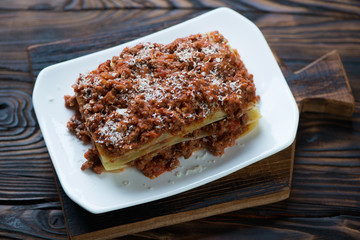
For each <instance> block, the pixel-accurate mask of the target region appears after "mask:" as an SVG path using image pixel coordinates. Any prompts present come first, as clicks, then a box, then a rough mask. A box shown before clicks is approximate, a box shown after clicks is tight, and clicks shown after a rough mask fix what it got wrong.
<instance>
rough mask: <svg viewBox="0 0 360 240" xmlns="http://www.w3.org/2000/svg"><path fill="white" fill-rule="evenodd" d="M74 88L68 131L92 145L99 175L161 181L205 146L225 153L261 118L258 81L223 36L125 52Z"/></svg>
mask: <svg viewBox="0 0 360 240" xmlns="http://www.w3.org/2000/svg"><path fill="white" fill-rule="evenodd" d="M73 88H74V92H75V95H74V96H65V102H66V106H67V107H69V108H73V109H74V110H75V114H74V115H73V116H72V118H71V119H70V120H69V122H68V124H67V127H68V128H69V130H70V131H71V132H73V133H74V134H75V135H76V136H77V137H78V138H80V139H81V140H83V141H84V142H91V143H92V147H91V148H90V149H89V150H88V151H87V152H86V153H85V158H86V159H87V160H86V162H85V163H84V164H83V165H82V167H81V168H82V170H85V169H93V170H94V171H95V172H97V173H101V172H103V171H121V170H122V169H124V168H126V167H131V166H135V167H136V168H137V169H139V170H140V171H141V172H142V173H143V174H144V175H145V176H147V177H149V178H156V177H158V176H159V175H161V174H162V173H164V172H166V171H171V170H173V169H175V168H176V167H177V166H178V165H179V160H178V158H179V157H184V158H189V157H190V156H191V155H192V153H193V152H194V151H196V150H198V149H201V148H206V149H207V150H209V151H210V152H211V153H212V154H214V155H215V156H218V155H222V154H223V153H224V149H225V148H226V147H229V146H232V145H234V143H235V140H236V139H237V138H238V137H239V136H241V135H243V134H244V133H246V132H248V131H250V130H251V129H252V128H253V127H254V126H256V124H257V122H258V119H259V118H260V113H259V111H258V109H257V107H256V105H257V103H258V100H259V97H258V96H257V95H256V88H255V85H254V81H253V76H252V74H250V73H248V71H247V69H246V67H245V66H244V63H243V62H242V61H241V59H240V56H239V53H238V52H237V50H236V49H232V48H231V47H230V45H229V43H228V41H227V40H226V39H225V38H224V36H223V35H222V34H220V33H219V32H218V31H214V32H210V33H205V34H194V35H190V36H188V37H184V38H179V39H176V40H175V41H173V42H172V43H169V44H167V45H164V44H159V43H140V44H137V45H136V46H133V47H126V48H125V49H124V50H123V51H122V52H121V53H120V55H119V56H114V57H113V58H112V59H111V60H107V61H105V62H104V63H102V64H100V65H99V66H98V68H97V69H95V70H93V71H91V72H89V73H87V74H80V76H79V78H78V79H77V81H76V83H75V84H74V85H73Z"/></svg>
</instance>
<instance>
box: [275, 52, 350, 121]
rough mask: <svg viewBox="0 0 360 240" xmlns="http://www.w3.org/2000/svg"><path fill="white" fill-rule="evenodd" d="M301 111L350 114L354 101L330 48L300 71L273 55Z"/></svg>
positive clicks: (337, 55) (336, 57)
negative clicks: (289, 66)
mask: <svg viewBox="0 0 360 240" xmlns="http://www.w3.org/2000/svg"><path fill="white" fill-rule="evenodd" d="M274 56H275V58H276V60H277V61H278V63H279V66H280V68H281V70H282V72H283V74H284V76H285V78H286V80H287V83H288V84H289V87H290V89H291V91H292V93H293V95H294V97H295V100H296V102H297V104H298V107H299V110H300V112H317V113H329V114H335V115H341V116H347V117H350V116H352V114H353V113H354V108H355V103H354V97H353V95H352V91H351V88H350V84H349V81H348V78H347V75H346V72H345V69H344V66H343V64H342V62H341V59H340V56H339V53H338V52H337V51H336V50H333V51H331V52H329V53H327V54H325V55H324V56H322V57H320V58H319V59H317V60H315V61H314V62H312V63H310V64H309V65H307V66H306V67H304V68H302V69H300V70H299V71H296V72H292V71H291V70H290V69H289V68H288V67H287V66H286V65H285V64H284V63H283V62H282V61H281V59H279V57H277V55H276V54H274Z"/></svg>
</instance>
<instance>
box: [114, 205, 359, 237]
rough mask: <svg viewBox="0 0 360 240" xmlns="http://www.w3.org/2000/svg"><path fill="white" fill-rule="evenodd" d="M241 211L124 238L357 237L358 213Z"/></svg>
mask: <svg viewBox="0 0 360 240" xmlns="http://www.w3.org/2000/svg"><path fill="white" fill-rule="evenodd" d="M238 214H239V212H233V213H228V214H222V215H218V216H215V217H211V218H206V219H203V220H200V221H193V222H187V223H183V224H179V225H173V226H170V227H166V228H159V229H156V230H152V231H147V232H142V233H138V234H136V235H132V236H126V237H123V238H119V240H120V239H121V240H125V239H139V240H142V239H168V240H175V239H176V240H185V239H219V240H220V239H239V238H240V239H255V240H256V239H274V240H275V239H358V238H359V236H360V232H359V228H360V224H359V220H360V217H359V216H346V215H340V216H329V217H313V218H307V217H297V218H291V217H284V218H270V219H269V218H261V219H256V218H253V219H251V218H249V217H246V216H244V217H243V218H242V217H239V215H238Z"/></svg>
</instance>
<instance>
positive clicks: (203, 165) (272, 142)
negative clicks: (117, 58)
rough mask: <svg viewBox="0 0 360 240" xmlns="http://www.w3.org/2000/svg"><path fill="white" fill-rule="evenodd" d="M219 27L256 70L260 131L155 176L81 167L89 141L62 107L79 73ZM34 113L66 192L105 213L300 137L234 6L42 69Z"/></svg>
mask: <svg viewBox="0 0 360 240" xmlns="http://www.w3.org/2000/svg"><path fill="white" fill-rule="evenodd" d="M213 30H218V31H219V32H220V33H222V34H223V35H224V36H225V37H226V38H227V39H228V40H229V42H230V45H231V46H232V47H233V48H236V49H237V50H238V52H239V54H240V56H241V58H242V60H243V61H244V63H245V66H246V67H247V69H248V70H249V72H250V73H253V75H254V81H255V85H256V88H257V93H258V94H259V95H260V97H261V100H260V104H259V108H260V112H261V114H262V118H261V120H260V122H259V126H258V127H257V129H256V130H255V131H253V132H252V133H250V134H248V135H247V136H245V137H243V138H241V139H239V140H238V141H237V142H238V144H237V145H236V146H234V147H232V148H228V149H227V150H226V154H225V155H224V156H223V157H220V158H215V157H214V156H212V155H211V154H209V153H206V152H205V151H200V152H197V153H196V154H194V156H193V157H191V158H190V159H188V160H183V159H181V160H180V161H181V167H179V168H178V169H175V170H174V171H172V172H168V173H165V174H163V175H161V176H160V177H159V178H157V179H155V180H150V179H148V178H146V177H144V176H143V175H142V174H141V173H139V172H138V171H137V170H136V169H134V168H130V169H127V170H125V171H124V172H122V173H118V174H112V173H104V174H101V175H97V174H95V173H93V172H92V171H85V172H83V171H81V170H80V167H81V165H82V163H83V162H84V157H83V155H84V153H85V152H86V151H87V149H88V147H89V146H85V145H83V144H82V143H81V142H80V141H79V140H77V139H76V138H75V136H73V135H72V134H70V133H69V132H68V129H67V128H66V123H67V121H68V120H69V119H70V117H71V116H72V115H73V112H72V111H71V110H69V109H66V108H65V107H64V95H66V94H69V95H73V89H72V88H71V86H72V84H74V82H75V80H76V79H77V78H78V76H79V73H86V72H88V71H90V70H93V69H95V68H97V66H98V65H99V64H100V63H101V62H103V61H105V60H107V59H111V57H112V56H114V55H118V54H119V53H120V52H121V50H122V49H123V48H124V47H125V46H133V45H135V44H136V43H139V42H145V41H147V42H148V41H149V42H158V43H169V42H172V41H173V40H175V39H176V38H179V37H185V36H188V35H190V34H195V33H205V32H209V31H213ZM33 103H34V108H35V113H36V116H37V118H38V122H39V124H40V128H41V131H42V134H43V136H44V139H45V142H46V146H47V148H48V151H49V153H50V157H51V160H52V162H53V164H54V167H55V170H56V173H57V175H58V177H59V180H60V182H61V185H62V187H63V189H64V191H65V192H66V194H67V195H68V196H69V197H70V198H71V199H72V200H73V201H74V202H76V203H77V204H79V205H80V206H82V207H83V208H85V209H86V210H88V211H90V212H92V213H103V212H107V211H112V210H117V209H121V208H125V207H129V206H134V205H137V204H141V203H145V202H149V201H154V200H157V199H160V198H164V197H168V196H171V195H174V194H177V193H181V192H184V191H187V190H189V189H192V188H195V187H198V186H201V185H203V184H205V183H208V182H211V181H214V180H216V179H219V178H221V177H223V176H226V175H228V174H230V173H232V172H235V171H237V170H239V169H241V168H244V167H246V166H248V165H249V164H252V163H255V162H257V161H259V160H261V159H263V158H265V157H268V156H270V155H272V154H274V153H276V152H278V151H280V150H282V149H284V148H286V147H288V146H289V145H290V144H291V143H292V142H293V140H294V138H295V135H296V130H297V125H298V119H299V112H298V108H297V105H296V103H295V100H294V97H293V95H292V94H291V92H290V89H289V87H288V85H287V83H286V81H285V79H284V76H283V75H282V73H281V71H280V68H279V66H278V65H277V62H276V60H275V58H274V56H273V54H272V52H271V50H270V48H269V46H268V44H267V42H266V40H265V38H264V36H263V35H262V33H261V32H260V30H259V29H258V28H257V27H256V26H255V25H254V24H253V23H252V22H250V21H249V20H248V19H246V18H245V17H243V16H242V15H240V14H238V13H236V12H235V11H233V10H230V9H228V8H219V9H216V10H213V11H211V12H208V13H206V14H203V15H201V16H199V17H196V18H193V19H191V20H188V21H186V22H183V23H181V24H178V25H176V26H173V27H170V28H168V29H165V30H162V31H160V32H157V33H154V34H151V35H148V36H146V37H142V38H140V39H137V40H134V41H131V42H128V43H125V44H122V45H119V46H116V47H112V48H109V49H106V50H103V51H100V52H96V53H93V54H90V55H87V56H83V57H80V58H76V59H73V60H69V61H66V62H62V63H59V64H55V65H52V66H50V67H47V68H45V69H43V70H42V71H41V72H40V73H39V76H38V78H37V80H36V84H35V87H34V92H33Z"/></svg>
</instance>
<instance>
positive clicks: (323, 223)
mask: <svg viewBox="0 0 360 240" xmlns="http://www.w3.org/2000/svg"><path fill="white" fill-rule="evenodd" d="M66 2H67V3H68V5H64V4H63V3H65V4H66ZM78 2H81V1H63V0H58V1H51V2H49V1H46V2H45V3H44V1H41V0H35V1H2V2H1V6H0V8H1V9H2V10H4V11H1V13H0V17H1V24H0V30H1V33H2V35H1V36H2V37H1V40H0V43H1V44H0V52H1V54H2V57H1V58H0V72H1V74H0V81H14V82H31V81H32V79H31V78H30V75H29V74H28V71H29V65H28V63H27V59H26V53H25V50H26V48H27V47H28V46H29V45H33V44H38V43H44V42H51V41H58V40H63V39H67V38H73V37H77V38H78V37H84V36H85V35H86V36H90V35H93V34H95V33H96V32H97V31H100V32H108V31H113V30H114V29H118V30H119V31H121V30H122V29H124V28H126V26H132V27H134V28H135V27H137V26H139V25H141V24H144V23H147V22H150V23H151V24H153V23H154V22H151V19H150V18H146V19H145V20H144V22H143V23H141V22H136V20H134V19H133V20H132V21H124V22H125V23H126V24H123V23H122V20H123V18H122V17H119V16H122V14H121V13H120V15H119V14H118V11H115V12H116V13H113V11H111V10H107V11H98V12H97V13H96V14H94V13H90V12H91V11H89V10H88V9H87V10H86V11H89V12H85V13H82V12H71V11H70V12H69V13H67V14H64V13H63V12H61V11H62V9H64V6H67V9H74V10H75V9H76V8H77V6H82V5H77V3H78ZM113 2H114V1H113ZM123 2H126V3H128V2H129V1H123ZM201 2H205V1H201ZM211 2H213V3H216V1H211ZM227 2H229V1H227ZM248 2H250V1H248ZM307 2H309V4H308V3H307ZM307 2H305V3H304V2H300V1H293V3H292V1H286V2H284V1H283V2H280V3H278V5H276V3H275V2H274V1H251V2H250V3H249V4H252V5H258V6H256V9H257V10H255V11H254V12H245V14H246V16H247V17H249V18H250V19H251V20H253V21H255V22H256V24H257V25H258V26H260V29H261V30H262V31H263V32H264V33H265V36H266V38H267V40H268V41H269V43H270V45H271V47H272V48H273V49H274V50H275V51H276V52H277V53H278V55H279V56H280V58H282V59H283V60H284V61H285V63H286V64H287V65H288V66H290V67H291V69H293V70H297V69H300V68H303V67H304V66H306V65H307V64H308V63H310V62H311V61H313V60H314V59H316V58H318V57H320V56H322V55H323V54H325V53H327V52H329V51H330V50H332V49H338V51H339V53H340V56H341V58H342V60H343V62H344V67H345V70H346V72H347V74H348V76H349V81H350V85H351V87H352V88H353V90H354V91H353V93H354V96H355V99H356V100H357V101H360V81H358V80H359V79H360V72H359V58H358V56H359V47H358V46H359V41H358V40H359V39H360V38H359V29H358V26H359V17H358V16H359V13H358V12H359V11H358V4H357V1H355V3H354V1H342V3H344V4H343V5H341V6H338V5H336V6H335V7H334V3H336V2H335V1H332V2H331V3H330V2H328V1H327V2H325V1H316V2H312V1H307ZM34 3H37V4H34ZM43 3H44V5H43ZM58 3H61V4H58ZM71 3H73V5H71ZM53 4H55V5H53ZM56 4H58V5H56ZM207 4H208V3H207ZM14 5H16V7H15V8H13V9H15V10H16V11H15V12H11V11H8V10H9V9H11V7H12V6H14ZM29 5H32V6H34V7H32V8H31V9H32V10H30V11H19V12H17V11H18V10H25V9H29V7H28V6H29ZM310 5H314V7H309V6H310ZM321 5H324V6H321ZM18 6H21V7H18ZM57 6H58V7H57ZM245 7H247V8H249V5H247V6H245ZM331 8H332V9H331ZM336 8H338V9H336ZM261 9H263V10H264V11H265V12H266V11H268V12H278V13H280V12H282V13H281V14H264V12H262V11H261ZM346 9H347V10H346ZM38 10H46V11H38ZM48 10H49V11H52V10H55V11H59V12H57V13H53V12H52V13H49V12H48ZM79 10H80V8H79ZM259 10H260V12H259ZM240 11H241V10H240ZM130 12H131V11H130ZM286 12H288V13H291V14H286ZM347 12H348V14H347ZM135 13H136V14H134V15H133V16H135V18H136V17H137V15H140V13H141V12H138V11H135ZM253 13H254V14H253ZM297 13H300V14H297ZM165 15H166V16H170V15H167V14H165ZM92 16H93V17H92ZM77 18H79V19H77ZM130 18H131V17H130V15H129V19H130ZM39 19H40V21H39ZM66 19H67V20H68V21H65V20H66ZM86 19H88V20H89V21H90V22H91V23H92V24H95V25H96V27H94V28H88V27H87V26H88V25H87V22H86ZM119 19H120V20H119ZM158 19H159V21H160V19H161V18H158ZM57 21H60V23H62V24H57ZM108 22H111V23H112V24H107V23H108ZM145 25H146V24H144V26H145ZM97 26H102V28H100V27H97ZM84 28H86V30H84ZM324 28H326V30H325V31H322V29H324ZM17 29H19V30H17ZM26 92H27V91H26ZM357 109H358V110H355V115H354V117H353V118H350V119H338V118H331V119H329V116H328V115H324V116H322V117H320V120H319V119H317V118H318V117H319V116H318V115H313V114H306V116H307V117H309V119H308V120H307V121H306V125H303V126H302V128H301V129H300V130H299V133H301V132H302V131H305V132H304V136H302V138H301V139H300V141H299V142H298V144H297V147H301V146H303V147H302V148H301V151H300V150H299V153H297V156H296V159H295V172H294V190H296V192H295V193H296V194H292V195H291V198H290V199H289V200H288V201H285V202H282V203H278V204H272V205H267V206H263V207H259V208H251V209H247V210H244V211H237V212H234V213H231V215H230V216H229V215H228V214H222V215H218V216H217V217H214V218H206V219H204V220H198V221H193V222H190V223H183V224H177V225H173V226H170V227H165V228H161V229H158V230H152V231H148V232H145V233H141V234H136V235H132V236H127V237H125V238H123V239H149V238H150V239H151V238H157V239H158V238H168V239H178V238H179V235H180V236H184V239H194V238H206V239H209V238H211V239H215V238H217V237H218V238H221V237H222V239H223V238H226V237H228V238H232V237H234V238H235V237H236V238H237V237H238V236H244V237H247V236H248V237H249V238H251V239H258V238H261V236H263V233H264V234H265V233H266V236H267V237H268V238H271V237H272V238H274V239H279V238H282V237H288V238H296V236H305V237H304V238H306V237H308V236H314V237H315V238H316V237H318V238H332V236H338V235H335V234H336V232H334V231H331V232H330V234H327V233H328V232H329V231H328V230H329V228H332V229H336V230H337V232H339V233H341V232H344V231H351V232H352V233H353V234H355V235H342V236H343V238H346V239H351V236H353V237H352V238H353V239H358V238H359V235H358V232H359V230H358V229H359V226H358V222H359V219H357V218H356V217H357V216H359V212H360V211H359V207H358V203H357V199H358V196H357V195H356V193H357V192H358V189H357V188H356V186H359V184H358V182H359V178H358V176H359V172H358V171H359V168H358V159H360V153H359V151H358V149H360V146H359V141H358V137H357V136H359V134H358V133H359V122H360V118H359V116H360V115H359V113H360V111H359V109H360V107H359V105H357ZM0 117H1V115H0ZM301 122H302V123H304V120H303V119H302V120H301ZM353 129H354V130H353ZM13 130H14V131H24V128H19V129H13ZM1 131H2V130H1ZM1 131H0V134H1ZM27 131H28V130H27ZM326 131H330V133H332V134H331V135H330V134H329V132H326ZM353 131H354V132H353ZM30 132H31V131H30ZM305 133H306V134H305ZM344 133H345V134H344ZM8 135H9V134H8ZM8 135H7V136H8ZM15 135H16V133H15ZM31 139H37V137H35V138H31ZM337 139H339V140H338V141H337ZM343 140H345V141H344V142H343ZM4 141H7V137H6V138H2V139H1V141H0V146H3V145H2V144H3V143H4ZM14 143H15V144H16V142H14ZM23 143H24V142H23ZM30 145H31V144H30ZM22 146H23V147H24V146H26V144H25V145H22ZM32 146H35V145H32ZM30 148H31V147H29V149H30ZM4 149H6V147H3V148H2V150H1V151H4ZM13 149H21V147H15V148H13ZM0 154H1V153H0ZM298 154H300V155H298ZM8 155H9V154H6V156H5V155H2V156H3V158H2V159H1V162H0V166H1V167H3V166H4V165H3V161H4V159H7V158H8ZM333 155H334V156H335V157H333ZM36 156H37V152H36V151H34V154H28V155H27V157H25V158H26V159H27V160H26V161H30V162H31V160H32V159H36V158H37V157H36ZM317 156H320V157H317ZM20 157H21V154H19V155H18V156H17V158H20ZM48 161H49V164H50V160H49V159H48ZM297 162H299V164H297ZM13 166H14V168H13V173H14V175H13V176H8V177H9V178H11V179H12V180H13V181H14V182H13V183H14V186H15V185H17V186H21V185H22V184H23V183H24V182H25V181H30V179H32V178H33V176H34V175H35V174H34V175H33V176H31V177H29V178H28V179H24V178H19V180H20V181H19V183H18V184H16V183H15V181H16V179H17V176H20V175H21V174H22V171H23V170H24V168H23V167H21V168H17V169H16V165H13ZM34 166H35V167H34ZM49 166H50V165H49ZM3 169H5V168H3ZM31 169H36V164H35V163H34V164H33V165H32V167H31V168H29V171H28V173H30V172H31ZM49 171H50V167H49V169H47V170H46V171H45V172H47V173H46V174H45V175H48V176H50V174H48V173H49ZM2 173H4V172H2ZM36 174H41V171H38V172H37V173H36ZM327 175H332V176H333V178H330V177H329V178H328V177H326V176H327ZM318 178H319V179H318ZM302 181H305V184H304V185H303V184H302ZM312 181H314V182H316V185H317V188H316V189H315V190H313V191H309V192H308V191H307V188H306V187H310V188H311V186H312V184H313V183H312ZM41 182H42V183H39V182H38V183H36V181H35V182H34V186H35V185H36V184H38V185H39V187H38V188H39V189H40V191H42V192H43V193H46V191H50V195H51V196H53V195H55V193H54V191H55V187H54V188H53V189H50V188H49V187H44V188H43V190H41V188H42V186H46V184H45V185H44V183H45V182H51V180H50V179H48V178H46V177H45V178H41ZM337 183H339V184H337ZM0 185H2V183H0ZM24 186H26V185H24ZM24 191H25V192H26V189H25V187H24ZM338 191H340V192H341V194H336V192H338ZM315 193H316V194H315ZM342 193H343V194H342ZM354 193H355V195H353V194H354ZM9 196H10V195H9ZM23 196H24V197H25V195H23ZM30 196H34V195H31V194H30ZM319 196H320V198H318V197H319ZM327 198H328V200H327V201H323V200H326V199H327ZM8 199H10V198H8ZM43 199H45V198H43ZM34 201H40V202H41V201H44V200H41V199H39V200H34ZM45 201H47V200H45ZM49 201H52V200H49ZM314 201H317V203H316V204H314V203H313V202H314ZM29 202H31V201H29ZM2 204H3V205H6V204H5V203H4V201H3V200H2ZM10 205H11V206H15V205H16V206H23V207H24V208H26V206H27V203H26V201H25V202H24V201H22V200H19V201H13V202H12V203H10V204H9V205H8V206H10ZM7 209H8V210H7V211H6V213H4V212H3V211H1V215H0V229H1V230H0V238H5V239H8V238H18V239H24V238H26V239H39V238H48V239H59V238H60V239H61V238H63V236H64V235H61V236H58V235H51V236H50V235H49V234H48V233H49V232H54V231H55V232H56V231H60V230H61V231H62V232H65V227H64V226H54V227H53V228H54V229H52V228H49V229H47V228H43V227H42V226H37V225H36V224H33V225H32V227H33V228H32V229H31V231H30V232H29V234H24V231H23V229H24V228H26V227H24V225H23V224H24V223H23V222H21V221H17V223H18V225H16V226H14V227H12V228H9V227H8V225H6V221H7V219H8V218H10V217H11V216H13V215H16V214H18V213H19V212H20V211H22V210H20V209H21V208H17V207H11V208H10V207H9V208H7ZM46 209H47V210H46ZM46 209H45V211H48V210H49V211H50V210H51V209H55V210H56V209H57V211H58V212H59V213H60V210H59V205H58V207H54V206H51V205H48V206H47V208H46ZM33 211H37V210H36V209H32V208H28V210H27V211H26V215H27V216H34V215H33V213H32V212H33ZM241 216H242V217H241ZM288 216H290V217H291V216H293V217H291V219H289V217H288ZM309 216H310V217H309ZM311 216H313V217H311ZM37 217H38V218H40V219H42V220H39V221H38V222H47V221H48V218H47V217H46V214H38V215H37ZM222 217H223V218H222ZM221 219H222V220H221ZM303 219H306V220H307V221H306V222H304V221H303ZM334 219H336V220H334ZM279 221H280V222H281V226H279V224H277V223H278V222H279ZM25 225H26V224H25ZM262 226H266V227H262ZM9 229H10V230H9ZM27 229H29V228H27ZM10 231H11V232H10ZM264 231H265V232H264ZM34 232H36V233H37V234H38V235H36V236H37V237H34V236H35V235H34V234H33V233H34ZM356 234H357V235H356ZM42 236H43V237H42ZM354 236H355V237H354ZM339 238H340V239H341V238H342V237H339Z"/></svg>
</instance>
